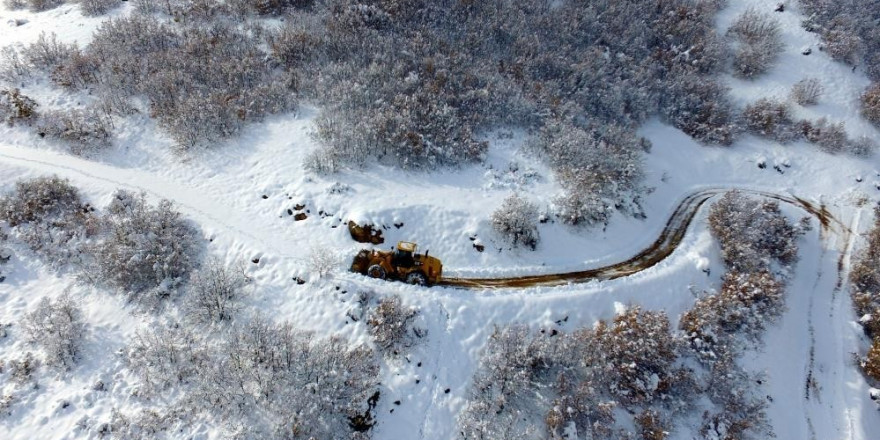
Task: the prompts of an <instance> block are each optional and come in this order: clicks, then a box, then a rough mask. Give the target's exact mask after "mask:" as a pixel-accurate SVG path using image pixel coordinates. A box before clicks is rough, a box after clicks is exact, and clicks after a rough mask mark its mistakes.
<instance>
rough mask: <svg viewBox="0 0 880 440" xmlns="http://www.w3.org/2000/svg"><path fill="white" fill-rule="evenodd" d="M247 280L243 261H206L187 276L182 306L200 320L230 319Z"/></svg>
mask: <svg viewBox="0 0 880 440" xmlns="http://www.w3.org/2000/svg"><path fill="white" fill-rule="evenodd" d="M250 282H251V279H250V277H248V276H247V273H246V272H245V268H244V265H243V264H241V263H236V264H234V265H232V266H231V267H227V266H225V265H224V264H223V263H221V262H220V261H218V260H209V261H208V262H207V263H205V264H203V265H202V267H200V268H199V269H198V270H196V271H194V272H193V273H192V275H191V276H190V280H189V288H188V291H187V297H186V303H187V307H186V308H187V309H188V310H189V313H190V315H192V316H193V317H194V318H196V319H197V320H198V321H201V322H220V321H229V320H232V318H233V316H234V315H235V313H236V312H237V311H238V309H239V301H240V300H241V298H242V296H244V295H245V294H246V292H245V289H246V288H247V285H248V284H249V283H250Z"/></svg>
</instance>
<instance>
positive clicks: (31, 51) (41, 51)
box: [21, 32, 78, 73]
mask: <svg viewBox="0 0 880 440" xmlns="http://www.w3.org/2000/svg"><path fill="white" fill-rule="evenodd" d="M77 50H78V49H77V48H76V45H73V44H64V43H62V42H60V41H58V35H56V34H55V33H54V32H53V33H51V34H48V35H47V34H46V33H45V32H41V33H40V36H39V37H38V38H37V41H35V42H33V43H31V44H30V45H28V46H27V47H25V48H24V50H23V51H22V54H21V55H22V58H23V59H24V61H25V62H26V63H27V64H28V65H29V66H30V67H31V68H35V69H38V70H42V71H43V72H46V73H49V72H51V71H52V70H53V69H55V68H56V67H58V66H60V65H61V64H63V63H64V62H66V61H67V60H68V59H70V57H72V56H73V54H75V53H76V52H77Z"/></svg>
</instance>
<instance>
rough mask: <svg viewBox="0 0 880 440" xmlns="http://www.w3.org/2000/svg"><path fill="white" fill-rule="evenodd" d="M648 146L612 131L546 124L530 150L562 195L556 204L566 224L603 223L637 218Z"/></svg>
mask: <svg viewBox="0 0 880 440" xmlns="http://www.w3.org/2000/svg"><path fill="white" fill-rule="evenodd" d="M646 142H647V141H645V140H644V139H641V138H638V137H637V136H636V135H635V134H634V133H633V132H632V131H629V130H626V129H623V128H620V127H616V126H613V125H605V126H601V127H598V126H590V127H587V128H580V127H576V126H574V125H573V124H570V123H566V122H556V123H553V124H549V125H548V126H547V127H546V128H545V129H544V130H543V131H542V132H541V134H540V136H539V137H538V139H536V140H535V142H534V146H533V148H534V149H535V151H536V152H537V153H538V154H540V155H541V156H542V157H544V158H545V160H546V161H547V162H548V163H549V164H550V165H551V166H552V167H553V168H554V171H555V172H556V174H557V180H558V181H559V183H560V185H561V186H562V187H563V188H564V190H565V194H564V195H563V196H562V197H559V198H558V199H557V200H556V201H555V205H556V210H557V214H558V215H559V216H560V217H561V218H562V220H563V221H564V222H566V223H569V224H573V225H577V224H587V225H593V224H599V223H607V222H608V220H609V218H610V216H611V214H612V213H613V212H614V211H615V210H617V211H622V212H624V213H632V214H637V213H639V212H641V208H640V207H639V204H638V201H639V198H640V196H641V194H642V192H643V187H642V186H641V185H642V180H643V179H644V172H643V170H642V153H643V151H644V150H645V149H646V147H647V145H648V144H647V143H646Z"/></svg>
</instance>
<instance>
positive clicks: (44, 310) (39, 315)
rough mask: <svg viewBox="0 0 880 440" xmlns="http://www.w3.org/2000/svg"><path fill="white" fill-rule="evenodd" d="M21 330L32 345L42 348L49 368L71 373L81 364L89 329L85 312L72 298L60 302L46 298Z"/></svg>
mask: <svg viewBox="0 0 880 440" xmlns="http://www.w3.org/2000/svg"><path fill="white" fill-rule="evenodd" d="M22 329H23V330H24V333H25V335H26V337H27V339H28V341H29V342H31V343H34V344H37V345H39V346H41V347H42V348H43V351H44V352H45V354H46V363H47V364H49V365H51V366H54V367H59V368H64V369H70V368H71V367H72V366H73V365H74V364H75V363H76V362H77V361H79V358H80V353H81V347H82V342H83V338H84V337H85V331H86V328H85V323H83V321H82V311H81V310H80V308H79V306H77V305H76V304H75V303H74V302H73V301H72V300H71V299H70V297H69V296H67V295H63V296H61V297H60V298H59V299H58V300H57V301H50V300H49V299H48V298H45V297H44V298H43V299H42V300H40V304H39V305H38V306H37V309H36V310H34V311H33V312H31V313H29V314H27V315H26V316H25V318H24V321H23V322H22Z"/></svg>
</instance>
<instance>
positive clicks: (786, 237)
mask: <svg viewBox="0 0 880 440" xmlns="http://www.w3.org/2000/svg"><path fill="white" fill-rule="evenodd" d="M709 226H710V228H711V231H712V235H713V236H714V237H715V238H716V239H717V240H718V243H719V245H720V246H721V256H722V258H723V259H724V263H725V264H726V265H727V266H728V267H729V268H730V269H731V270H734V271H737V272H743V273H751V272H757V271H762V270H767V269H769V268H770V267H771V263H772V262H774V261H775V262H777V263H779V264H781V265H785V266H787V265H790V264H792V263H794V262H795V261H796V260H797V250H798V247H797V238H798V237H799V236H800V235H801V234H802V231H801V229H800V228H798V227H796V226H794V225H793V224H791V223H790V222H789V221H788V219H787V218H786V217H785V215H783V214H782V212H781V211H780V210H779V204H778V203H777V202H775V201H766V200H765V201H757V200H754V199H751V198H748V197H746V196H744V195H743V194H741V193H739V192H737V191H730V192H727V193H725V194H724V196H722V197H721V199H720V200H718V202H716V203H715V204H714V205H713V206H712V209H711V210H710V211H709Z"/></svg>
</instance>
